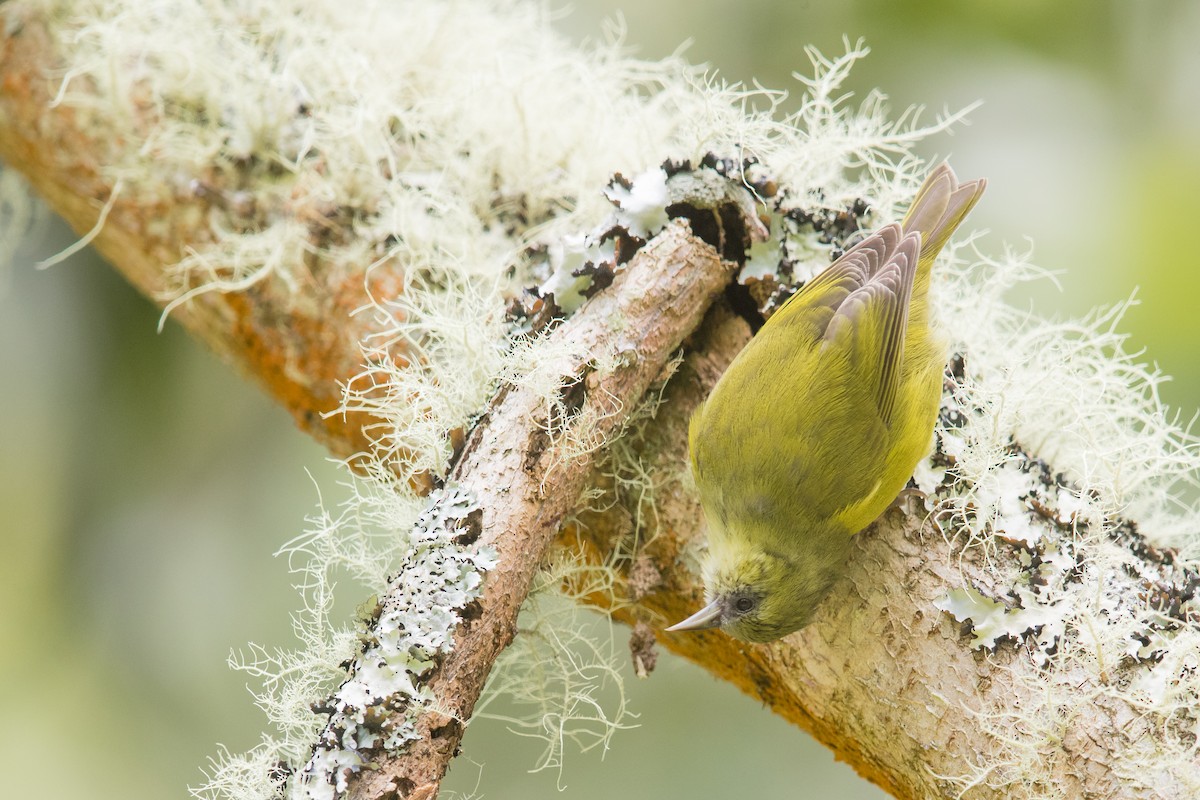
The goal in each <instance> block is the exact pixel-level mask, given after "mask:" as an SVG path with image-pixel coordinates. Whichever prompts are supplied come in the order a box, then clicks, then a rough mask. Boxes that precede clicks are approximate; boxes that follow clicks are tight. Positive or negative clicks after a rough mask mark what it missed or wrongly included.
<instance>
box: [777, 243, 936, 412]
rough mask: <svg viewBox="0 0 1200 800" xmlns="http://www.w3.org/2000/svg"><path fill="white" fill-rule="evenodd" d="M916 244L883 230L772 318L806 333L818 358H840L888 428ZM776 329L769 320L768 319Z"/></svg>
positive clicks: (918, 245) (901, 355)
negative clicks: (868, 390) (865, 387)
mask: <svg viewBox="0 0 1200 800" xmlns="http://www.w3.org/2000/svg"><path fill="white" fill-rule="evenodd" d="M920 250H921V237H920V235H919V234H917V233H910V234H908V235H904V234H903V233H902V232H901V229H900V226H899V225H888V226H885V227H883V228H881V229H880V230H878V231H877V232H875V233H874V234H872V235H871V236H868V237H867V238H866V239H864V240H863V241H862V242H860V243H859V244H858V245H857V246H855V247H854V248H853V249H851V250H849V251H847V252H846V254H845V255H843V256H842V257H841V258H839V259H838V260H837V261H835V262H834V263H833V264H831V265H830V266H829V267H828V268H827V269H826V270H825V271H824V272H822V273H821V274H820V275H818V276H817V277H816V278H814V279H813V280H811V281H809V282H808V283H807V284H805V286H804V288H803V289H801V290H800V291H799V292H797V293H796V294H795V295H793V296H792V297H791V298H790V299H789V300H788V302H787V303H785V304H784V305H783V306H782V307H781V308H780V309H779V311H777V312H776V315H777V316H778V315H783V319H781V320H780V322H781V323H782V324H785V325H788V324H793V325H797V324H803V325H805V326H811V327H810V330H809V331H807V333H809V334H810V335H812V336H813V337H814V338H815V339H817V340H818V341H819V342H820V348H821V350H822V352H823V353H828V352H829V351H835V352H841V354H842V356H843V357H844V358H845V359H846V362H847V364H848V365H849V367H850V371H849V376H848V377H850V378H851V379H853V380H859V381H867V382H869V384H870V385H871V387H872V389H873V390H874V394H875V399H876V404H877V406H878V409H879V415H880V418H881V419H882V420H883V421H884V423H885V424H887V423H889V422H890V420H891V415H892V411H893V410H894V408H895V405H896V392H897V389H898V387H899V384H900V373H901V367H902V366H903V363H904V330H905V327H906V325H907V323H908V305H909V298H910V296H911V294H912V287H913V280H914V277H915V275H916V269H917V256H918V254H919V253H920ZM772 321H774V317H772Z"/></svg>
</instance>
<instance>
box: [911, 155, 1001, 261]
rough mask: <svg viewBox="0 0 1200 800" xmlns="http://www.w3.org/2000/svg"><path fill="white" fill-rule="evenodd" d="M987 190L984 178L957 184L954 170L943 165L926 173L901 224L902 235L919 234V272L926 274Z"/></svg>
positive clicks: (945, 164)
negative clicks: (914, 232) (918, 232)
mask: <svg viewBox="0 0 1200 800" xmlns="http://www.w3.org/2000/svg"><path fill="white" fill-rule="evenodd" d="M986 187H987V180H986V179H985V178H978V179H977V180H973V181H967V182H966V183H963V184H959V182H958V178H957V177H956V176H955V174H954V170H952V169H950V165H949V164H947V163H946V162H944V161H943V162H942V163H941V164H939V165H938V167H937V168H936V169H934V170H933V172H930V173H929V177H927V178H926V179H925V182H924V183H923V184H921V188H920V189H919V190H918V191H917V196H916V198H914V199H913V202H912V205H911V206H910V207H909V209H908V213H907V214H905V215H904V222H903V223H902V224H903V227H904V232H905V233H911V232H912V231H920V233H921V256H920V262H921V267H920V270H919V271H921V272H925V273H926V274H928V272H929V268H930V266H931V265H932V264H933V261H934V259H936V258H937V255H938V253H940V252H941V251H942V248H943V247H945V246H946V242H947V241H948V240H949V239H950V236H951V234H953V233H954V229H955V228H957V227H958V226H959V223H961V222H962V221H963V219H964V218H966V216H967V214H969V213H970V212H971V209H972V208H974V207H975V204H976V203H977V202H979V198H980V197H981V196H982V195H983V190H984V189H985V188H986ZM918 280H920V276H918Z"/></svg>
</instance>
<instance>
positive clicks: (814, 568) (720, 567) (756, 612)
mask: <svg viewBox="0 0 1200 800" xmlns="http://www.w3.org/2000/svg"><path fill="white" fill-rule="evenodd" d="M845 541H846V542H847V543H848V541H849V537H845ZM829 556H830V557H829V558H820V559H812V558H808V559H804V560H801V561H797V560H793V559H791V558H788V557H787V556H785V555H783V554H781V553H777V552H772V551H769V550H764V549H762V548H758V547H755V546H753V545H751V544H749V543H748V542H745V541H737V540H735V541H733V542H730V543H729V545H728V546H723V547H722V546H717V547H714V548H713V549H711V550H710V551H709V554H708V558H707V560H706V561H705V564H704V571H703V574H704V596H705V600H706V601H707V604H706V605H705V606H704V608H702V609H700V610H699V611H697V612H696V613H695V614H693V615H692V616H690V617H688V618H687V619H685V620H684V621H683V622H680V623H678V624H676V625H672V626H671V627H670V628H667V630H669V631H695V630H704V629H706V628H721V629H723V630H724V631H725V632H726V633H728V634H729V635H730V636H733V637H735V638H737V639H741V640H743V641H747V642H769V641H773V640H775V639H779V638H781V637H783V636H786V635H787V634H789V633H791V632H792V631H796V630H799V629H800V628H803V627H804V626H805V625H807V624H808V623H809V622H810V621H811V620H812V616H813V613H814V612H815V611H816V609H817V606H818V605H819V604H820V602H821V600H823V599H824V598H825V595H827V594H828V593H829V589H830V587H831V586H832V585H833V582H834V580H835V579H836V578H837V576H838V574H839V568H838V565H839V564H844V563H845V553H844V552H843V553H841V554H837V555H835V554H833V553H830V554H829Z"/></svg>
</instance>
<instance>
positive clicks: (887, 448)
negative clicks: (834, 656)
mask: <svg viewBox="0 0 1200 800" xmlns="http://www.w3.org/2000/svg"><path fill="white" fill-rule="evenodd" d="M985 186H986V181H984V180H983V179H980V180H975V181H970V182H969V183H963V184H961V185H960V184H959V182H958V179H957V178H956V177H955V175H954V171H953V170H951V169H950V167H949V166H948V165H946V164H942V165H941V166H939V167H938V168H937V169H935V170H933V172H932V173H930V175H929V177H928V178H926V179H925V182H924V184H922V186H921V188H920V190H919V191H918V192H917V196H916V199H915V200H913V204H912V206H911V207H910V208H909V210H908V214H907V215H906V216H905V218H904V222H903V223H901V224H899V225H897V224H891V225H886V226H884V227H883V228H880V229H879V230H878V231H875V232H874V233H872V234H871V235H870V236H868V237H867V238H866V239H864V240H862V241H861V242H859V243H858V244H857V245H855V246H854V247H853V248H851V249H850V250H848V251H846V253H845V254H844V255H843V256H842V257H841V258H839V259H838V260H837V261H835V262H834V263H832V264H831V265H830V266H829V267H828V268H827V269H826V270H825V271H824V272H822V273H821V274H820V275H818V276H817V277H816V278H814V279H813V280H811V281H810V282H809V283H808V284H806V285H805V286H804V287H803V288H802V289H801V290H800V291H798V292H797V293H796V294H795V295H793V296H792V297H791V298H790V299H789V300H788V301H787V302H786V303H784V305H783V306H782V307H781V308H780V309H779V310H778V311H777V312H775V314H774V315H773V316H772V317H771V318H770V319H769V320H768V321H767V323H766V324H765V325H763V327H762V329H761V330H760V331H759V332H758V333H757V334H756V335H755V337H754V338H753V339H752V340H751V341H750V343H749V344H748V345H747V346H746V347H745V349H744V350H742V352H741V353H739V354H738V356H737V358H735V359H734V361H733V363H732V364H730V366H729V369H728V370H727V371H726V372H725V374H724V375H723V376H722V377H721V380H720V381H719V382H718V383H717V385H716V387H715V388H714V389H713V391H712V395H711V396H710V397H709V398H708V400H707V401H706V402H705V403H704V405H702V406H701V407H700V408H699V409H697V411H696V413H695V415H694V416H693V417H692V421H691V428H690V431H689V435H688V440H689V445H690V450H691V462H692V474H693V475H694V476H695V479H696V486H697V487H698V489H699V491H700V498H701V502H702V503H703V505H704V512H705V517H706V518H707V521H708V555H707V558H706V560H705V563H704V569H703V575H704V586H705V597H706V600H707V605H705V606H704V608H702V609H700V611H698V612H697V613H695V614H693V615H692V616H691V617H689V618H687V619H686V620H684V621H683V622H680V623H679V624H677V625H674V626H672V627H670V628H668V629H667V630H671V631H685V630H699V629H703V628H715V627H721V628H723V629H724V630H725V631H727V632H728V633H730V634H731V635H733V636H735V637H737V638H739V639H744V640H746V641H750V642H766V641H771V640H773V639H778V638H779V637H781V636H784V635H786V634H788V633H791V632H792V631H795V630H798V629H799V628H802V627H804V626H805V625H807V624H808V622H809V621H810V620H811V619H812V616H813V613H814V611H816V608H817V606H818V604H819V603H820V602H821V601H822V600H823V599H824V598H825V596H826V595H827V594H828V593H829V590H830V588H831V587H832V586H833V583H834V582H835V581H836V580H837V578H838V577H839V576H841V575H842V573H843V572H844V571H845V570H846V565H847V561H848V558H849V555H850V537H851V536H853V535H854V534H855V533H857V532H858V531H860V530H862V529H863V528H865V527H866V526H868V525H870V524H871V523H872V522H873V521H874V520H875V519H876V518H877V517H878V516H879V515H880V514H882V513H883V512H884V511H885V510H886V509H887V507H888V506H889V505H890V504H891V502H892V501H893V500H894V499H895V498H896V496H897V495H898V494H899V493H900V491H901V490H902V489H903V488H904V485H905V484H906V483H907V481H908V479H909V477H910V476H911V475H912V473H913V470H914V469H915V468H916V465H917V462H918V461H919V460H920V459H921V458H922V457H923V456H924V455H925V454H926V453H927V452H928V451H929V447H930V443H931V441H932V434H933V425H934V422H935V421H936V418H937V413H938V406H939V402H940V397H941V387H942V374H943V370H944V368H945V363H946V351H945V345H944V343H943V342H942V340H941V339H940V338H939V337H938V335H937V334H936V333H935V332H934V330H933V329H932V328H931V327H930V319H929V275H930V271H931V269H932V267H933V262H934V259H936V258H937V255H938V253H939V252H941V249H942V247H943V246H944V245H945V244H946V241H947V240H948V239H949V238H950V235H951V234H952V233H953V232H954V229H955V228H957V227H958V225H959V223H961V222H962V221H963V218H964V217H966V215H967V213H968V212H969V211H970V210H971V209H972V208H973V207H974V205H975V203H976V202H977V201H978V200H979V197H980V195H982V194H983V190H984V187H985Z"/></svg>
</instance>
